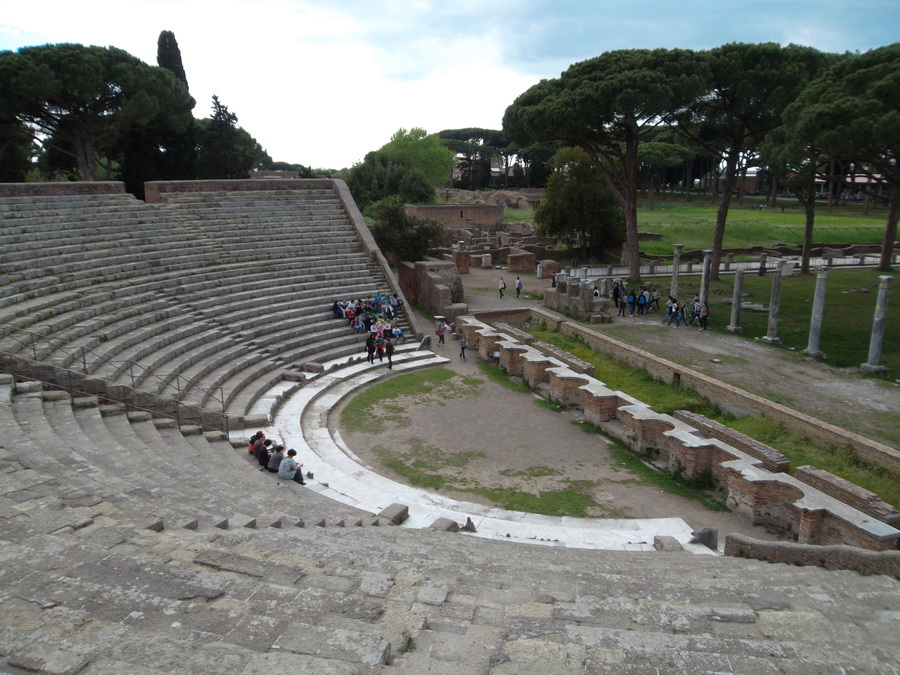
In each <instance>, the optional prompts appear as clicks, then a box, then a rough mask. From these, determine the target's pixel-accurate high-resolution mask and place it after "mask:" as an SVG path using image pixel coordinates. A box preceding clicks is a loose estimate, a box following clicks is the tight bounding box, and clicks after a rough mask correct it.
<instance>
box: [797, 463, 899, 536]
mask: <svg viewBox="0 0 900 675" xmlns="http://www.w3.org/2000/svg"><path fill="white" fill-rule="evenodd" d="M794 477H795V478H796V479H797V480H800V481H803V482H804V483H806V484H807V485H812V486H813V487H814V488H816V489H817V490H821V491H822V492H824V493H825V494H828V495H831V496H832V497H834V498H835V499H839V500H841V501H842V502H844V503H845V504H850V505H851V506H852V507H853V508H855V509H859V510H860V511H862V512H863V513H868V514H869V515H870V516H872V517H873V518H877V519H878V520H880V521H881V522H882V523H887V524H888V525H890V526H891V527H896V528H900V511H897V509H895V508H894V507H893V506H891V505H890V504H887V503H885V502H884V501H882V500H881V499H879V497H878V495H876V494H875V493H874V492H869V491H868V490H864V489H863V488H861V487H859V486H858V485H854V484H853V483H851V482H850V481H847V480H844V479H843V478H841V477H839V476H835V475H834V474H833V473H829V472H828V471H825V470H824V469H819V468H816V467H814V466H798V467H797V469H796V471H794Z"/></svg>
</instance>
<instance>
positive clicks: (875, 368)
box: [859, 363, 887, 375]
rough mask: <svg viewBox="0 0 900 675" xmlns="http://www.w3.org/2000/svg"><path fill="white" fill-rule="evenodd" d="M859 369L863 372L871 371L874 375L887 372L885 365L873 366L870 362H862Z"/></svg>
mask: <svg viewBox="0 0 900 675" xmlns="http://www.w3.org/2000/svg"><path fill="white" fill-rule="evenodd" d="M859 369H860V370H861V371H863V372H864V373H872V374H874V375H884V374H885V373H887V367H886V366H873V365H872V364H871V363H863V364H861V365H860V366H859Z"/></svg>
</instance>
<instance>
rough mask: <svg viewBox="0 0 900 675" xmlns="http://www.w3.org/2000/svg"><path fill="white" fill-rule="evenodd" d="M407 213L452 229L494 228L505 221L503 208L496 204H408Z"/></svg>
mask: <svg viewBox="0 0 900 675" xmlns="http://www.w3.org/2000/svg"><path fill="white" fill-rule="evenodd" d="M405 208H406V212H407V213H408V214H410V215H411V216H418V217H419V218H431V219H432V220H436V221H437V222H439V223H440V224H441V225H443V226H444V227H448V228H451V229H459V228H468V227H487V228H494V227H496V226H497V225H499V224H500V221H502V220H503V207H502V206H497V205H495V204H407V205H406V206H405Z"/></svg>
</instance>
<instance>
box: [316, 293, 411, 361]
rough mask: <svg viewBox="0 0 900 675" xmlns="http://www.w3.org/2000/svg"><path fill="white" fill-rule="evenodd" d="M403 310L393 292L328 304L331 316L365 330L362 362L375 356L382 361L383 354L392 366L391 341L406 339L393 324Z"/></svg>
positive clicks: (351, 326) (404, 340) (358, 330)
mask: <svg viewBox="0 0 900 675" xmlns="http://www.w3.org/2000/svg"><path fill="white" fill-rule="evenodd" d="M402 311H403V300H401V299H400V298H399V297H398V296H397V294H396V293H394V294H393V295H392V296H388V295H382V294H381V293H376V294H375V295H372V296H369V297H367V298H358V299H356V300H346V301H339V300H333V301H332V303H331V313H332V314H333V315H334V318H335V319H344V320H345V321H347V325H348V326H349V327H350V328H352V329H353V330H354V331H355V332H357V333H367V334H368V337H367V338H366V345H365V350H366V361H368V362H369V363H375V357H378V360H379V361H383V360H384V358H385V357H387V361H388V368H389V369H391V368H393V355H394V345H393V343H392V342H391V340H398V341H400V342H406V334H405V333H404V331H403V329H402V328H400V326H398V325H397V319H398V318H399V316H400V313H401V312H402Z"/></svg>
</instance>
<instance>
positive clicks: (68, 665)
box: [6, 644, 91, 675]
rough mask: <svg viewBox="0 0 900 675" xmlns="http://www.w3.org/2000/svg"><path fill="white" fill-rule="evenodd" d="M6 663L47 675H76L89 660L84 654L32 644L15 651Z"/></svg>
mask: <svg viewBox="0 0 900 675" xmlns="http://www.w3.org/2000/svg"><path fill="white" fill-rule="evenodd" d="M6 662H7V663H8V664H9V665H11V666H13V667H15V668H21V669H23V670H28V671H36V672H40V673H47V674H48V675H76V673H80V672H81V671H82V670H84V669H85V668H86V667H87V666H88V664H89V663H90V662H91V660H90V658H89V657H87V656H85V655H84V654H75V653H73V652H68V651H64V650H62V649H54V648H52V647H45V646H42V645H36V644H32V645H31V646H29V647H28V648H27V649H23V650H17V651H15V652H13V653H12V654H10V655H9V656H7V657H6Z"/></svg>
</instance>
